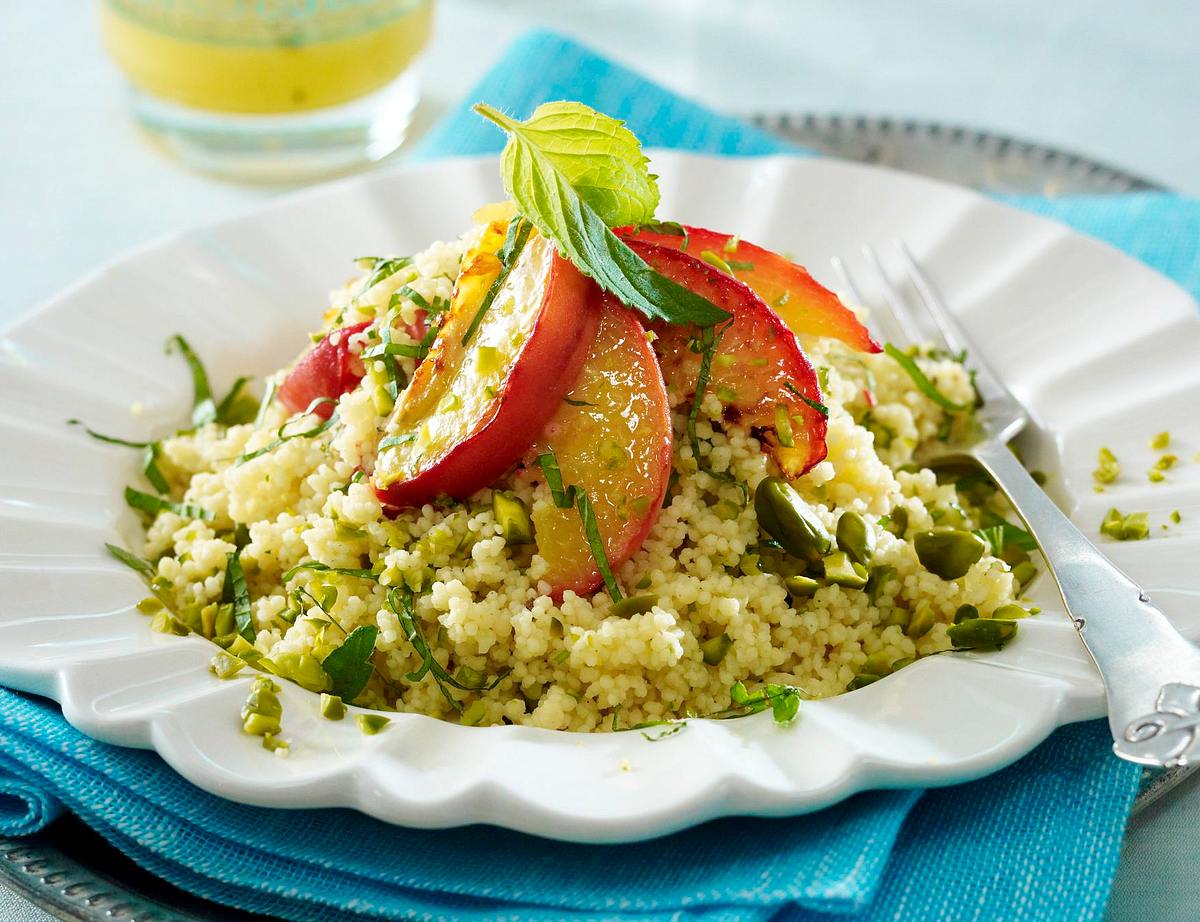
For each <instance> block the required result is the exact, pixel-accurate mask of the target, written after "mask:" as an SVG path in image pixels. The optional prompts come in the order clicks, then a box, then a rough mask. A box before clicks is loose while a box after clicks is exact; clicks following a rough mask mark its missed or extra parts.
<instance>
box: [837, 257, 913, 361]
mask: <svg viewBox="0 0 1200 922" xmlns="http://www.w3.org/2000/svg"><path fill="white" fill-rule="evenodd" d="M830 263H832V265H833V271H834V272H835V273H836V274H837V277H838V281H839V282H840V284H841V288H842V291H844V292H845V293H846V294H847V295H849V297H850V300H851V301H852V302H853V303H854V304H856V305H859V306H861V307H868V306H869V303H868V301H867V299H866V298H865V297H864V295H863V292H862V290H861V289H860V288H859V287H858V286H857V285H856V284H855V283H854V277H853V276H852V275H851V273H850V270H849V268H847V266H846V264H845V262H843V261H842V259H841V257H839V256H834V257H832V258H831V259H830ZM867 326H868V327H869V328H870V329H871V333H872V335H874V336H875V337H876V338H877V339H879V340H881V341H884V342H887V341H889V340H892V341H896V342H901V341H903V339H904V338H905V337H906V336H907V335H908V332H907V331H906V330H905V329H904V328H903V327H902V326H900V324H899V321H897V320H896V318H895V316H894V315H891V314H890V313H889V312H888V311H877V310H872V311H871V312H870V319H869V320H868V321H867ZM896 334H898V335H896ZM914 342H915V340H914Z"/></svg>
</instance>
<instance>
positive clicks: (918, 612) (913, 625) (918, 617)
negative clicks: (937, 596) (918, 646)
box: [904, 599, 934, 640]
mask: <svg viewBox="0 0 1200 922" xmlns="http://www.w3.org/2000/svg"><path fill="white" fill-rule="evenodd" d="M933 622H934V616H933V606H932V605H930V604H929V602H928V601H926V600H925V599H922V600H921V601H920V602H918V603H917V607H916V608H914V609H913V613H912V617H911V618H909V619H908V627H906V628H905V629H904V633H905V634H907V635H908V636H909V637H911V638H913V639H914V640H915V639H917V638H918V637H924V636H925V635H926V634H928V633H929V632H930V631H931V630H932V629H933Z"/></svg>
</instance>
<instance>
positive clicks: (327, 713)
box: [321, 694, 346, 720]
mask: <svg viewBox="0 0 1200 922" xmlns="http://www.w3.org/2000/svg"><path fill="white" fill-rule="evenodd" d="M321 716H322V717H324V718H325V719H326V720H341V719H342V718H343V717H345V716H346V704H345V702H343V701H342V699H341V698H339V697H338V696H337V695H329V694H323V695H321Z"/></svg>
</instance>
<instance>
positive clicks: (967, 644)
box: [949, 618, 1017, 650]
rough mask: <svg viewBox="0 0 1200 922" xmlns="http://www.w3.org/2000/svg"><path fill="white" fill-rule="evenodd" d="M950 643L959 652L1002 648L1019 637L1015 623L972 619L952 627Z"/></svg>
mask: <svg viewBox="0 0 1200 922" xmlns="http://www.w3.org/2000/svg"><path fill="white" fill-rule="evenodd" d="M949 633H950V642H951V643H952V644H954V647H955V649H958V650H979V649H986V648H992V647H1002V646H1004V644H1006V643H1008V642H1009V641H1010V640H1012V639H1013V638H1014V637H1015V636H1016V635H1017V623H1016V622H1015V621H1001V620H999V619H997V618H970V619H968V620H966V621H960V622H959V623H958V624H955V625H951V627H950V632H949Z"/></svg>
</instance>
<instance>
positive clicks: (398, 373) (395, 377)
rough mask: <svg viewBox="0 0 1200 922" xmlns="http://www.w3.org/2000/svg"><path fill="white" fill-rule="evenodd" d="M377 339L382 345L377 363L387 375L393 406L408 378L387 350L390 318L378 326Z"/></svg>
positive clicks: (390, 340)
mask: <svg viewBox="0 0 1200 922" xmlns="http://www.w3.org/2000/svg"><path fill="white" fill-rule="evenodd" d="M394 297H395V296H394V295H393V298H394ZM379 338H380V340H381V342H382V345H381V347H380V349H381V353H380V355H379V356H378V358H379V361H381V362H383V373H384V374H385V375H387V388H386V390H387V394H388V396H389V397H391V398H392V402H393V404H394V403H395V401H396V400H397V399H399V397H400V391H402V390H403V389H404V388H406V387H407V386H408V378H407V376H406V375H405V374H404V370H403V369H402V368H401V367H400V364H399V363H398V362H397V361H396V356H395V354H394V353H393V352H391V351H389V349H388V347H389V346H391V345H393V343H392V319H391V317H390V316H388V317H385V318H384V319H383V321H382V322H381V323H380V324H379ZM364 357H365V356H364ZM372 357H374V356H372Z"/></svg>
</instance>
